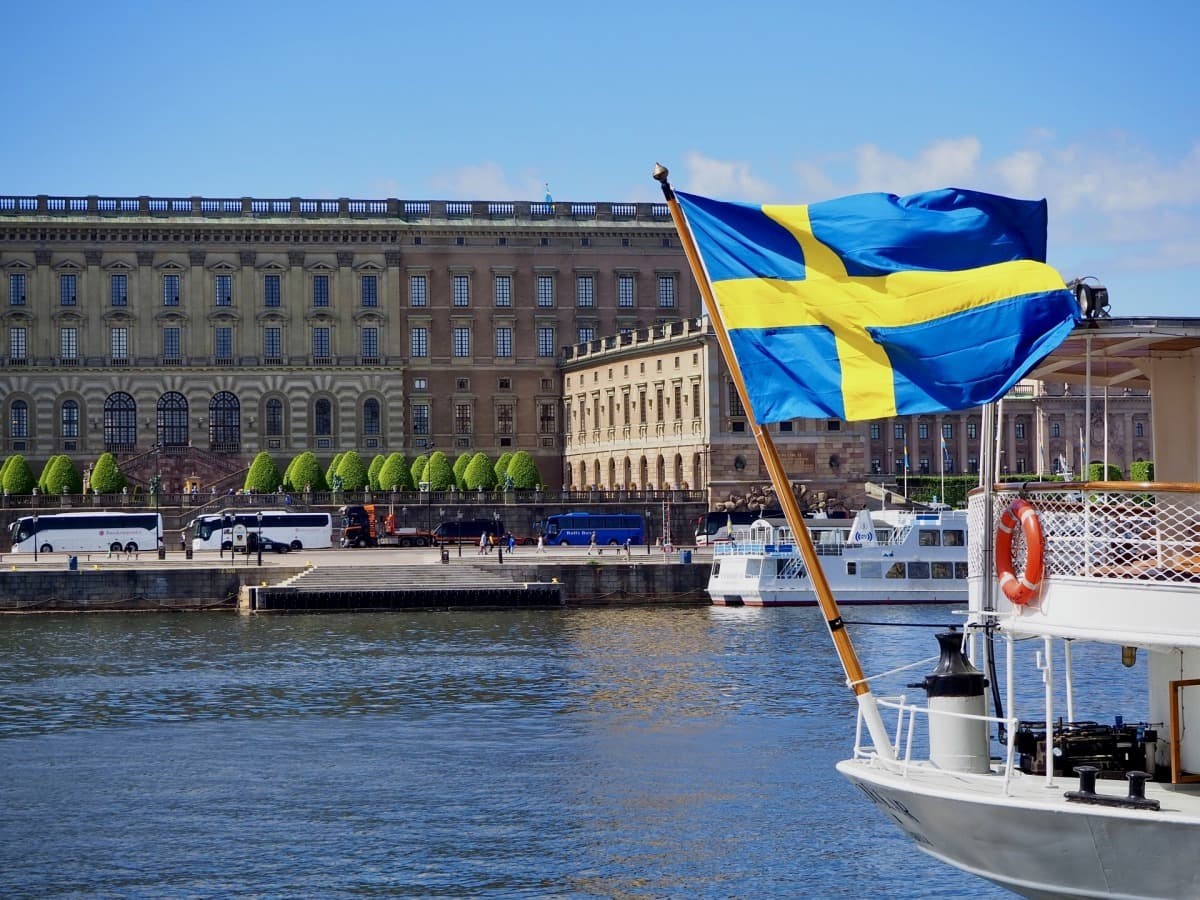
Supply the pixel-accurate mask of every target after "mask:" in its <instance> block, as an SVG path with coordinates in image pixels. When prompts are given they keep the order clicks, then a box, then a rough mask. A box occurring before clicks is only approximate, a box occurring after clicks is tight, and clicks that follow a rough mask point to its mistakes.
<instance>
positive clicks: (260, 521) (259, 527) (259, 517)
mask: <svg viewBox="0 0 1200 900" xmlns="http://www.w3.org/2000/svg"><path fill="white" fill-rule="evenodd" d="M255 518H257V519H258V564H259V565H260V566H261V565H262V510H261V509H260V510H259V511H258V514H257V515H256V516H255Z"/></svg>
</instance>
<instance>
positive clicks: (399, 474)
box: [379, 453, 413, 491]
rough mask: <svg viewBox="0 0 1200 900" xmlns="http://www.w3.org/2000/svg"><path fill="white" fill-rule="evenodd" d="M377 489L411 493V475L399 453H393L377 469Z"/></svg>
mask: <svg viewBox="0 0 1200 900" xmlns="http://www.w3.org/2000/svg"><path fill="white" fill-rule="evenodd" d="M379 489H380V490H381V491H391V490H396V491H411V490H412V489H413V484H412V473H411V472H410V471H409V469H408V463H407V462H406V461H405V459H404V456H403V455H402V454H400V453H393V454H392V455H391V456H389V457H388V458H387V459H386V460H385V461H384V463H383V465H382V466H380V467H379Z"/></svg>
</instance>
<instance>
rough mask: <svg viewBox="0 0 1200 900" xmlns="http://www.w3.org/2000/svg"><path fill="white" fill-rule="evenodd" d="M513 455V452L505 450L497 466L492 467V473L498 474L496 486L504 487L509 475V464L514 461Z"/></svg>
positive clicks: (497, 461)
mask: <svg viewBox="0 0 1200 900" xmlns="http://www.w3.org/2000/svg"><path fill="white" fill-rule="evenodd" d="M512 458H513V454H512V451H511V450H505V451H504V452H503V453H501V454H500V458H499V459H498V460H496V465H494V466H493V467H492V471H494V472H495V473H496V484H497V485H499V486H503V485H504V476H505V475H507V474H508V464H509V463H510V462H511V461H512Z"/></svg>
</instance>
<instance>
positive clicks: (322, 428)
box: [313, 397, 333, 437]
mask: <svg viewBox="0 0 1200 900" xmlns="http://www.w3.org/2000/svg"><path fill="white" fill-rule="evenodd" d="M313 433H314V434H316V435H318V436H321V437H329V436H330V435H332V434H333V406H332V404H330V402H329V401H328V400H326V399H325V398H324V397H322V398H320V399H319V400H317V402H316V403H314V404H313Z"/></svg>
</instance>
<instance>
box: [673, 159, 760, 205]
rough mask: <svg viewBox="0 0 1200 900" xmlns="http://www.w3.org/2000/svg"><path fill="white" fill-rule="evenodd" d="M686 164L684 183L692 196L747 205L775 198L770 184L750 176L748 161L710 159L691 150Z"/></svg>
mask: <svg viewBox="0 0 1200 900" xmlns="http://www.w3.org/2000/svg"><path fill="white" fill-rule="evenodd" d="M684 165H685V166H686V168H687V179H686V181H685V182H684V183H686V184H687V190H688V191H689V192H690V193H695V194H703V195H705V196H707V197H718V198H722V199H728V200H738V201H743V202H747V203H754V202H759V203H762V202H765V201H767V200H770V199H771V198H772V197H774V195H775V189H774V188H773V187H772V186H771V185H770V184H769V183H767V182H766V181H763V180H762V179H760V178H756V177H755V176H753V175H751V174H750V164H749V163H746V162H728V161H725V160H719V159H711V158H710V157H707V156H703V155H701V154H700V153H697V152H695V151H692V152H689V153H688V154H687V155H686V156H685V157H684ZM672 183H675V182H674V181H673V182H672Z"/></svg>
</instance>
